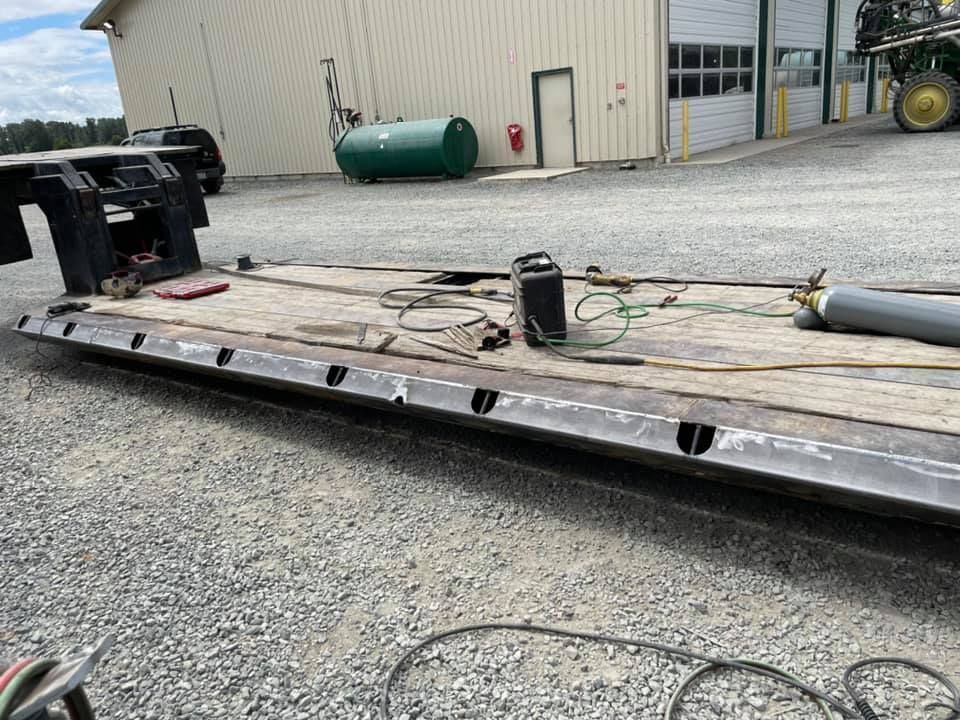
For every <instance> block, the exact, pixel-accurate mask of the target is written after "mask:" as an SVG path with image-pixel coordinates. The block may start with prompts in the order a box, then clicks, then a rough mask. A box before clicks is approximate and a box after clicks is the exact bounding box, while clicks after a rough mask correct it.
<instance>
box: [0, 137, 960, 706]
mask: <svg viewBox="0 0 960 720" xmlns="http://www.w3.org/2000/svg"><path fill="white" fill-rule="evenodd" d="M957 138H958V135H956V134H952V133H951V134H947V135H937V136H906V135H902V134H899V133H896V132H894V131H893V130H892V128H891V127H889V126H888V125H887V124H886V123H881V124H876V123H872V124H867V125H864V126H861V127H859V128H857V129H855V130H850V131H848V132H846V133H843V134H839V135H833V136H831V137H828V138H824V139H822V140H817V141H812V142H808V143H806V144H802V145H798V146H794V147H792V148H790V149H786V150H783V151H780V152H778V153H776V154H772V155H766V156H759V157H756V158H753V159H751V160H748V161H744V162H741V163H734V164H731V165H726V166H718V167H699V168H694V167H687V168H682V167H673V168H666V169H663V170H659V171H635V172H632V173H624V172H616V171H590V172H586V173H582V174H580V175H575V176H572V177H568V178H564V179H561V180H557V181H553V182H551V183H531V184H506V185H498V184H486V183H475V182H473V181H470V180H467V181H459V182H447V183H434V182H427V183H406V182H404V183H384V184H380V185H372V186H353V187H347V186H344V185H342V184H341V183H339V182H338V181H333V180H317V181H310V182H305V181H302V182H287V181H283V182H272V183H260V184H250V183H241V184H234V185H230V186H228V187H227V189H226V190H225V191H224V193H223V194H222V195H221V196H218V197H214V198H210V200H209V203H208V205H209V208H210V212H211V217H212V221H213V226H212V227H211V228H208V229H204V230H201V231H198V237H199V239H200V243H201V248H202V252H203V253H204V255H205V256H206V257H207V258H208V259H214V258H228V257H232V256H233V255H235V254H237V252H239V251H248V252H252V253H254V254H255V255H257V256H262V257H271V258H273V259H279V258H294V257H295V258H300V259H302V260H304V261H376V260H396V259H400V260H404V261H417V262H423V263H425V264H438V263H447V264H495V265H504V264H506V262H508V261H509V260H510V259H511V258H512V257H513V256H515V255H516V254H519V253H521V252H527V251H530V250H535V249H540V248H546V249H549V250H550V251H552V252H553V254H554V256H555V257H556V258H557V259H558V260H559V261H560V262H561V263H563V264H564V265H565V266H567V267H571V268H579V267H581V266H585V265H586V264H587V263H590V262H600V263H602V264H603V265H604V266H606V267H609V268H612V269H622V270H634V271H637V272H654V271H656V272H669V273H674V274H682V273H712V274H728V273H730V274H732V273H749V274H752V275H757V274H778V275H785V274H798V275H806V274H807V273H809V271H810V270H811V269H813V268H814V267H818V266H820V265H821V264H823V265H826V266H828V267H829V268H831V271H832V273H833V274H834V275H835V276H856V277H862V278H870V279H893V278H900V279H920V280H951V279H955V278H956V276H957V271H958V267H960V262H958V257H960V256H958V250H957V248H956V213H955V211H954V210H953V207H954V205H955V202H954V201H955V197H954V196H955V195H956V187H957V184H958V183H957V180H958V176H957V172H956V170H955V168H953V166H952V164H951V163H949V162H938V161H937V158H942V157H945V156H947V155H949V154H950V153H952V152H953V147H954V145H955V143H956V141H957ZM903 183H910V188H911V194H910V197H909V200H904V195H903V193H902V192H901V191H899V190H898V187H899V186H901V185H903ZM920 190H922V192H921V191H920ZM25 217H26V218H27V221H28V225H29V229H30V231H31V234H32V236H33V237H34V238H35V243H34V245H35V251H36V254H37V258H36V259H35V260H34V261H32V262H29V263H24V264H21V265H14V266H7V267H2V268H0V286H2V287H3V291H4V292H3V300H2V305H0V321H2V324H3V326H4V327H7V326H9V325H10V324H11V323H12V322H13V320H14V318H15V317H16V316H17V315H18V313H20V312H22V311H24V310H26V309H28V308H31V307H35V306H38V305H42V304H43V303H45V302H46V301H47V300H48V299H49V298H50V297H52V296H54V295H56V294H57V292H58V291H59V288H60V287H61V281H60V277H59V272H58V269H57V265H56V260H55V257H54V255H53V251H52V246H51V243H50V242H49V239H48V233H47V231H46V229H45V224H44V221H43V218H42V216H41V215H40V213H39V212H38V211H36V209H35V208H28V209H26V210H25ZM0 333H2V337H3V342H2V343H0V387H2V389H3V400H2V403H0V438H2V442H0V467H2V468H3V478H4V482H3V490H4V492H3V493H2V496H0V504H2V505H0V507H2V510H3V515H4V518H5V519H4V522H3V524H2V526H0V545H2V548H3V550H2V554H0V577H2V583H3V584H2V588H0V589H2V594H3V597H4V602H3V604H2V606H0V655H8V656H11V657H20V656H26V655H42V654H45V653H51V652H55V653H59V652H61V651H63V650H64V649H67V648H68V647H70V646H71V645H73V644H74V643H79V642H87V641H91V640H92V639H94V638H96V637H98V636H100V635H102V634H104V633H107V632H113V633H115V634H116V635H117V636H118V642H117V645H116V647H115V648H114V650H113V651H112V652H111V654H110V655H109V658H108V660H107V661H106V662H104V663H103V665H102V666H101V667H100V669H99V670H98V672H97V674H96V676H95V679H94V680H93V682H92V683H91V685H90V693H91V696H92V698H93V701H94V705H95V707H96V708H97V710H98V713H99V716H100V717H102V718H117V719H119V718H131V717H136V718H145V719H150V718H182V717H190V718H225V717H244V716H251V717H275V718H345V719H354V718H356V719H360V718H372V717H375V707H376V702H377V696H378V692H379V685H380V682H381V681H382V678H383V675H384V674H385V672H386V670H387V669H388V668H389V667H390V665H391V664H392V663H393V662H394V661H395V660H396V659H397V658H398V657H399V656H400V655H401V654H402V652H403V651H404V649H405V648H407V647H409V646H410V645H411V644H412V643H413V642H415V641H416V640H418V639H420V638H423V637H425V636H427V635H429V634H430V633H432V632H436V631H439V630H443V629H447V628H450V627H452V626H456V625H460V624H466V623H473V622H491V621H503V622H533V623H541V624H555V625H562V626H565V627H571V628H580V629H585V630H602V631H604V632H610V633H614V634H620V635H628V636H633V637H644V638H650V639H659V640H661V641H662V642H667V643H672V644H675V645H681V646H684V647H689V648H693V649H699V650H702V651H704V652H707V653H711V654H715V655H720V656H724V657H750V658H755V659H759V660H765V661H769V662H774V663H777V664H780V665H782V666H783V667H785V668H786V669H788V670H790V671H792V672H794V673H797V674H800V675H801V676H802V677H804V678H805V679H807V680H809V681H811V682H814V683H816V684H819V685H822V686H823V687H825V688H827V689H829V690H831V691H836V690H837V688H838V678H839V675H840V673H841V672H842V669H843V667H844V666H845V665H846V664H847V663H849V662H852V661H853V660H855V659H858V658H860V657H861V656H864V655H874V654H876V655H884V654H894V655H906V656H911V657H915V658H917V659H919V660H923V661H926V662H929V663H931V664H933V665H935V666H937V667H939V668H941V669H943V670H944V671H946V672H947V673H948V674H951V675H953V676H954V677H957V676H960V605H958V603H957V602H956V578H957V577H958V574H960V561H958V557H957V551H956V548H957V547H958V541H960V533H958V532H957V531H954V530H949V529H945V528H937V527H932V526H924V525H919V524H915V523H911V522H908V521H900V520H889V519H881V518H876V517H873V516H868V515H864V514H860V513H856V512H852V511H846V510H841V509H835V508H827V507H820V506H816V505H811V504H808V503H804V502H800V501H796V500H792V499H785V498H781V497H779V496H768V495H765V494H762V493H759V492H756V491H749V490H744V489H738V488H733V487H727V486H723V485H718V484H709V483H705V482H703V481H699V480H696V479H691V478H686V477H680V476H674V475H664V474H662V473H652V472H649V471H645V470H644V469H643V468H642V467H640V466H636V465H630V464H626V463H620V462H613V461H610V460H607V459H603V458H599V457H595V456H591V455H587V454H583V453H576V452H572V451H566V450H562V449H556V448H551V447H546V446H543V445H539V444H536V443H532V442H526V441H523V440H521V439H518V438H509V437H499V436H490V435H485V434H482V433H477V432H475V431H467V430H462V429H459V428H455V427H450V426H445V425H440V424H434V423H430V422H425V421H421V420H414V419H410V418H406V417H404V416H395V415H389V414H381V413H376V412H371V411H366V410H362V409H356V408H349V407H342V406H337V405H331V404H321V403H316V402H310V403H307V402H303V401H299V400H296V399H293V398H289V397H286V396H275V395H273V394H271V393H266V392H259V393H257V394H256V395H255V396H254V398H253V399H252V400H251V399H249V398H248V397H245V396H243V395H242V394H241V390H240V389H239V388H237V387H235V386H225V385H219V384H215V383H211V382H202V381H198V380H196V379H194V378H190V377H188V376H183V375H178V374H175V373H166V374H163V375H160V376H154V375H148V374H142V373H140V372H137V371H136V370H135V369H133V368H130V367H127V366H123V365H113V364H102V363H98V362H91V361H89V360H87V359H84V358H81V357H79V356H76V355H72V354H63V353H61V352H60V351H58V350H55V349H50V348H45V349H44V352H45V353H46V354H47V355H48V359H44V358H41V357H39V356H38V355H37V354H36V351H35V348H34V347H33V346H32V345H30V344H29V343H27V342H25V341H23V340H22V339H19V338H17V337H15V336H14V335H13V334H12V333H9V332H7V331H0ZM41 368H42V369H45V370H46V372H45V374H44V375H42V376H40V375H37V374H36V373H37V371H38V370H39V369H41ZM30 377H32V378H33V380H34V382H35V384H37V383H40V385H39V387H38V388H37V389H36V390H35V391H34V392H33V393H32V395H28V382H27V378H30ZM43 379H46V380H47V381H48V384H43V383H42V380H43ZM693 666H694V664H692V663H689V662H686V661H680V660H676V659H666V658H663V657H662V656H654V655H653V654H651V653H649V652H640V653H636V654H634V653H630V652H627V651H626V649H625V648H623V647H613V646H610V647H607V646H604V645H590V644H586V643H571V642H565V641H558V640H544V639H541V638H538V637H534V636H525V635H521V634H517V633H500V634H488V635H475V636H470V637H466V638H462V639H458V640H454V641H451V642H449V643H445V644H443V645H441V646H437V647H436V648H435V649H431V650H427V651H426V652H425V653H424V654H423V655H422V656H420V662H419V663H418V664H417V665H416V666H415V667H413V668H412V669H411V670H410V672H409V673H405V674H403V675H402V676H401V677H400V681H399V684H398V687H397V689H396V691H395V698H394V702H393V712H394V714H393V715H392V717H397V718H406V719H407V720H411V719H412V718H417V717H419V718H424V719H426V718H430V719H435V718H436V719H439V718H551V719H553V718H612V717H624V718H626V717H630V718H653V717H659V716H660V714H662V711H663V706H664V704H665V702H666V700H667V699H668V697H669V694H670V692H671V690H672V687H673V686H674V685H675V683H676V682H677V681H678V679H679V677H680V676H681V675H682V674H683V673H684V672H685V671H686V670H688V669H690V668H691V667H693ZM864 687H865V688H867V689H868V690H869V691H870V692H871V693H873V694H872V697H874V698H875V699H877V703H876V706H877V707H878V708H883V709H884V710H886V711H887V712H889V713H890V717H897V718H921V717H925V718H930V717H943V716H944V713H942V712H941V713H940V714H939V715H936V714H930V713H923V712H921V711H920V710H919V706H920V705H921V704H923V703H924V702H928V701H929V700H930V698H929V697H927V696H926V693H927V684H926V683H925V682H924V681H922V680H920V679H918V678H917V676H911V675H910V674H909V673H906V672H904V673H900V674H897V673H893V674H889V675H885V676H884V677H883V678H881V677H879V676H870V675H867V676H866V680H865V681H864ZM689 697H690V700H689V701H688V702H687V703H686V704H685V705H684V713H683V714H682V715H681V716H682V717H689V718H715V717H731V718H733V717H736V718H743V719H750V718H775V717H786V718H790V719H793V718H816V717H822V715H820V714H818V713H817V711H816V709H815V708H814V706H812V704H809V703H805V702H803V703H795V702H794V700H793V698H794V697H795V696H794V694H793V693H790V692H784V690H783V689H782V688H780V687H778V686H774V685H771V684H770V683H768V682H766V681H757V680H752V679H751V680H747V679H744V678H743V677H741V676H734V675H731V674H728V673H719V674H715V675H712V676H709V677H708V678H706V679H705V680H704V681H703V683H702V684H701V685H700V686H699V689H698V690H696V691H694V692H693V693H692V694H691V695H690V696H689Z"/></svg>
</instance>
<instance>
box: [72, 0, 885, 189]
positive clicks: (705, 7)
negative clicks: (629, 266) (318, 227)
mask: <svg viewBox="0 0 960 720" xmlns="http://www.w3.org/2000/svg"><path fill="white" fill-rule="evenodd" d="M856 6H857V2H856V0H713V1H712V2H709V3H703V2H699V1H698V0H484V1H483V2H476V1H475V0H474V1H471V2H468V0H350V1H346V0H272V1H270V2H268V1H267V0H163V2H160V1H159V0H103V1H102V2H101V3H100V4H99V5H98V6H97V7H96V8H95V9H94V10H93V11H92V12H91V14H90V15H89V17H87V18H86V20H85V21H84V22H83V27H84V28H85V29H88V30H104V31H105V32H106V33H107V36H108V38H109V42H110V49H111V53H112V55H113V60H114V65H115V67H116V71H117V79H118V83H119V86H120V94H121V98H122V101H123V107H124V111H125V113H126V116H127V123H128V126H129V127H130V128H131V129H138V128H143V127H156V126H163V125H170V124H173V123H174V122H175V119H177V120H179V121H180V122H193V123H197V124H200V125H203V126H205V127H207V128H208V129H210V130H211V131H213V132H214V133H215V134H219V137H220V140H221V145H222V147H223V150H224V154H225V156H226V158H227V161H228V166H229V168H228V170H229V173H230V174H232V175H246V176H257V175H277V174H301V173H303V174H307V173H323V172H336V171H337V167H336V162H335V160H334V156H333V152H332V142H331V141H330V138H329V135H328V120H329V110H328V102H327V97H326V89H325V86H324V84H323V77H324V70H323V68H322V67H321V66H320V60H322V59H324V58H329V57H332V58H335V59H336V62H337V69H338V74H339V79H340V85H341V96H342V99H343V103H344V105H347V106H349V107H352V108H359V109H360V110H362V111H363V114H364V120H365V122H367V123H372V122H391V121H394V120H396V119H397V118H403V119H406V120H413V119H423V118H429V117H445V116H448V115H462V116H464V117H467V118H468V119H470V121H471V122H472V123H473V125H474V127H475V128H476V130H477V134H478V136H479V141H480V157H479V160H478V163H477V164H478V166H488V167H489V166H494V167H502V166H515V165H519V166H532V165H545V166H551V165H560V166H564V165H573V164H583V163H598V162H623V161H626V160H639V161H646V160H664V159H668V158H671V157H673V158H675V157H677V156H678V155H679V154H680V149H681V146H682V144H683V137H684V124H683V123H682V122H681V118H682V114H683V107H684V106H686V109H687V117H688V122H687V123H686V128H687V131H686V137H687V138H688V141H689V148H690V151H691V152H694V153H695V152H700V151H704V150H709V149H713V148H717V147H722V146H725V145H730V144H733V143H738V142H745V141H749V140H752V139H755V138H760V137H764V136H765V135H770V134H772V133H773V132H774V129H775V125H776V118H777V97H778V95H779V93H778V88H779V87H780V86H784V87H786V88H787V92H788V103H787V105H788V108H789V123H790V127H791V128H792V129H798V128H802V127H809V126H813V125H817V124H819V123H822V122H830V121H831V120H832V119H833V118H834V116H835V114H836V113H835V110H836V108H838V107H839V90H838V88H840V87H842V82H843V81H844V80H850V81H851V85H850V101H849V114H850V115H855V114H859V113H862V112H866V111H867V110H868V108H867V99H868V97H869V98H870V99H871V100H872V98H873V97H874V96H875V84H876V83H875V79H876V68H873V67H870V68H867V67H866V66H865V65H864V64H863V60H862V59H860V58H857V57H856V56H854V55H853V53H851V52H850V51H851V50H852V49H853V36H854V28H853V17H854V15H855V12H856ZM868 86H869V87H868ZM870 104H871V105H873V106H875V105H876V103H873V102H871V103H870ZM174 105H175V106H176V111H174ZM175 112H176V115H175V114H174V113H175ZM512 123H516V124H519V125H520V126H521V127H522V128H523V132H524V147H523V149H522V150H520V151H517V150H515V149H513V148H512V147H511V144H510V142H509V139H508V136H507V132H506V128H507V126H508V125H509V124H512Z"/></svg>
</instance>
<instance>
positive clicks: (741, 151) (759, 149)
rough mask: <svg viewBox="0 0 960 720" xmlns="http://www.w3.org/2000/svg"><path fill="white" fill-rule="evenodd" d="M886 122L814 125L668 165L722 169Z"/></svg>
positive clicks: (877, 118) (875, 118)
mask: <svg viewBox="0 0 960 720" xmlns="http://www.w3.org/2000/svg"><path fill="white" fill-rule="evenodd" d="M889 119H890V115H889V113H887V114H879V113H877V114H873V115H861V116H860V117H856V118H851V119H850V120H849V121H848V122H845V123H836V122H835V123H830V124H829V125H817V126H816V127H811V128H804V129H802V130H795V131H793V132H791V133H790V137H785V138H764V139H763V140H754V141H752V142H745V143H738V144H736V145H728V146H727V147H722V148H717V149H716V150H708V151H707V152H702V153H697V154H696V155H691V156H690V159H689V160H687V162H683V161H682V160H674V161H673V162H671V165H723V164H725V163H728V162H733V161H734V160H743V159H744V158H748V157H753V156H754V155H760V154H761V153H765V152H770V151H771V150H779V149H780V148H785V147H790V146H791V145H796V144H797V143H802V142H806V141H807V140H815V139H816V138H821V137H826V136H828V135H835V134H837V133H840V132H843V131H845V130H852V129H853V128H856V127H860V126H861V125H868V124H873V123H880V122H882V121H889Z"/></svg>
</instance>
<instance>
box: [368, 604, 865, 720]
mask: <svg viewBox="0 0 960 720" xmlns="http://www.w3.org/2000/svg"><path fill="white" fill-rule="evenodd" d="M502 630H512V631H515V632H522V633H531V634H537V635H552V636H555V637H566V638H574V639H579V640H591V641H594V642H602V643H608V644H615V645H628V646H632V647H638V648H643V649H646V650H654V651H656V652H661V653H665V654H667V655H675V656H677V657H683V658H687V659H689V660H699V661H700V662H703V663H706V664H707V665H709V666H711V667H714V666H715V667H724V668H731V669H734V670H743V671H745V672H749V673H753V674H755V675H761V676H763V677H767V678H770V679H772V680H775V681H777V682H779V683H781V684H784V685H788V686H790V687H792V688H794V689H795V690H799V691H800V692H802V693H804V694H806V695H809V696H811V697H812V698H817V699H820V700H822V701H823V702H824V703H826V704H827V705H829V706H830V707H833V708H835V709H836V710H837V711H839V712H840V713H841V714H842V715H844V716H846V717H849V718H853V719H854V720H860V715H859V713H858V712H857V711H856V710H854V709H853V708H850V707H847V706H846V705H845V704H844V703H842V702H841V701H840V700H838V699H837V698H835V697H833V696H831V695H829V694H828V693H826V692H824V691H822V690H818V689H817V688H815V687H813V686H812V685H808V684H807V683H805V682H803V681H801V680H796V679H794V678H792V677H790V676H788V675H786V674H785V673H784V672H783V671H780V670H776V671H774V670H768V669H766V667H764V666H761V665H760V664H756V665H751V664H747V663H743V662H740V661H737V660H723V659H720V658H714V657H710V656H709V655H704V654H703V653H698V652H696V651H693V650H684V649H682V648H678V647H673V646H671V645H664V644H662V643H658V642H654V641H651V640H635V639H632V638H622V637H616V636H613V635H602V634H599V633H589V632H581V631H575V630H564V629H563V628H555V627H547V626H543V625H520V624H513V623H484V624H477V625H465V626H463V627H459V628H453V629H452V630H445V631H443V632H439V633H436V634H434V635H431V636H430V637H428V638H426V639H425V640H421V641H420V642H419V643H417V644H416V645H414V646H413V647H412V648H410V649H409V650H407V652H405V653H404V654H403V655H402V656H401V657H400V659H399V660H397V662H396V663H394V665H393V667H392V668H390V671H389V672H388V673H387V676H386V678H385V679H384V682H383V687H382V689H381V691H380V709H379V719H380V720H389V719H390V689H391V687H392V686H393V684H394V682H395V681H396V677H397V674H398V673H399V672H400V670H401V669H402V668H403V667H404V666H405V665H406V664H407V663H408V662H409V660H410V658H412V657H413V656H414V655H416V654H417V653H418V652H420V651H421V650H423V649H424V648H426V647H428V646H430V645H433V644H434V643H436V642H439V641H440V640H443V639H445V638H449V637H453V636H456V635H463V634H466V633H472V632H481V631H502Z"/></svg>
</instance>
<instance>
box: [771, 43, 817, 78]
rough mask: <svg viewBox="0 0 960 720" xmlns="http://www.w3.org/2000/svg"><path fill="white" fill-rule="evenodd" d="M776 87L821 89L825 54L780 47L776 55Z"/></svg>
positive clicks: (810, 49)
mask: <svg viewBox="0 0 960 720" xmlns="http://www.w3.org/2000/svg"><path fill="white" fill-rule="evenodd" d="M774 58H775V59H776V65H775V67H774V69H773V84H774V85H775V86H776V87H819V86H820V72H821V69H822V65H821V63H822V60H823V52H822V51H821V50H818V49H812V48H782V47H778V48H777V49H776V52H775V54H774Z"/></svg>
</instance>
